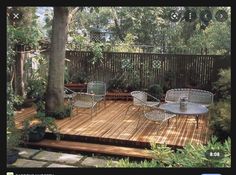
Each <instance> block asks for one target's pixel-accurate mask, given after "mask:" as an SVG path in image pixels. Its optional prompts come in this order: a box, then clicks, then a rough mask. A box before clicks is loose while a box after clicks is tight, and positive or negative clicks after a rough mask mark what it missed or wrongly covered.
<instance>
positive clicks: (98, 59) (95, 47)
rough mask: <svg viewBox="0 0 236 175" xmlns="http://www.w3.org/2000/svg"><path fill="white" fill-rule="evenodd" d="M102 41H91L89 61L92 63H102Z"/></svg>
mask: <svg viewBox="0 0 236 175" xmlns="http://www.w3.org/2000/svg"><path fill="white" fill-rule="evenodd" d="M102 48H103V43H99V42H92V44H91V47H90V49H91V51H92V53H93V57H92V60H91V63H92V64H93V65H94V64H100V63H103V53H102V52H103V50H102Z"/></svg>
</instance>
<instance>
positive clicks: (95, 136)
mask: <svg viewBox="0 0 236 175" xmlns="http://www.w3.org/2000/svg"><path fill="white" fill-rule="evenodd" d="M131 103H132V102H131V101H111V100H110V101H107V102H106V107H104V104H103V103H101V104H100V105H99V107H98V112H97V115H96V116H94V117H93V118H92V119H91V117H90V115H89V111H86V110H87V109H83V110H79V111H81V113H83V114H78V115H74V116H73V117H71V118H66V119H63V120H56V123H57V125H58V127H59V129H60V133H61V134H63V135H64V138H67V140H68V139H69V140H70V139H71V140H76V139H78V140H80V141H81V140H84V141H88V142H94V143H108V144H113V145H124V146H130V147H148V146H149V143H150V142H156V143H159V144H164V143H165V144H167V145H169V146H173V147H183V146H184V145H186V144H187V143H193V142H195V143H202V144H205V143H206V142H207V135H208V131H209V130H208V128H207V127H206V120H203V119H202V118H200V119H199V127H198V128H196V120H195V118H194V117H184V116H181V117H178V118H177V120H176V119H175V118H173V119H171V120H170V123H169V125H167V124H163V126H162V127H161V128H160V129H159V130H158V128H159V125H158V123H156V122H153V121H150V120H147V119H146V118H144V117H143V116H142V114H141V113H140V111H138V110H137V107H131V108H130V110H129V112H128V114H127V115H125V111H126V109H127V107H128V106H129V105H130V104H131ZM85 112H88V114H86V113H85ZM35 113H36V112H35V109H34V108H33V107H32V108H25V109H22V110H21V111H18V112H17V113H16V115H15V116H16V125H17V127H18V128H21V127H22V121H23V120H24V119H25V118H27V117H29V116H31V115H32V114H35ZM140 114H141V115H140ZM139 117H141V120H140V123H139V125H138V128H137V129H136V126H137V124H138V119H139ZM62 138H63V137H62Z"/></svg>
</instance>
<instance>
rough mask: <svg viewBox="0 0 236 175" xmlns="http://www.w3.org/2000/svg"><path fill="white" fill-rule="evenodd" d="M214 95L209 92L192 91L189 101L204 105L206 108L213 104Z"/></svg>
mask: <svg viewBox="0 0 236 175" xmlns="http://www.w3.org/2000/svg"><path fill="white" fill-rule="evenodd" d="M213 98H214V94H213V93H211V92H209V91H204V90H200V89H192V90H191V91H190V92H189V97H188V100H189V101H190V102H192V103H198V104H202V105H204V106H206V107H208V106H210V105H211V104H212V103H213Z"/></svg>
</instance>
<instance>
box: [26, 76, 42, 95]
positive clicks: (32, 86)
mask: <svg viewBox="0 0 236 175" xmlns="http://www.w3.org/2000/svg"><path fill="white" fill-rule="evenodd" d="M45 91H46V81H45V80H44V79H41V78H40V79H36V80H28V86H27V97H28V98H37V97H43V96H44V93H45Z"/></svg>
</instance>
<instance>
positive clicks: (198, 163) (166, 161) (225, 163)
mask: <svg viewBox="0 0 236 175" xmlns="http://www.w3.org/2000/svg"><path fill="white" fill-rule="evenodd" d="M151 149H152V153H153V155H154V157H155V158H154V159H152V160H151V161H147V160H145V161H141V162H131V161H129V159H121V160H119V161H118V163H117V164H116V167H129V168H134V167H139V168H144V167H149V168H154V167H183V168H223V167H231V139H230V138H228V139H227V140H225V142H224V143H220V142H218V141H217V138H216V137H212V138H211V140H210V141H209V142H208V144H207V145H202V144H187V145H186V146H185V147H184V148H183V149H178V150H177V151H176V152H174V151H173V150H171V148H169V147H167V146H166V145H157V144H154V143H151ZM216 150H217V151H219V150H220V151H221V152H222V153H223V154H224V156H223V158H222V159H218V160H217V159H213V158H210V157H207V156H206V153H207V152H209V151H216ZM108 166H111V165H108Z"/></svg>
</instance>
